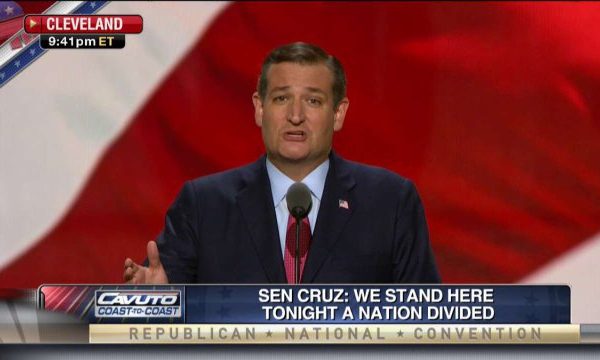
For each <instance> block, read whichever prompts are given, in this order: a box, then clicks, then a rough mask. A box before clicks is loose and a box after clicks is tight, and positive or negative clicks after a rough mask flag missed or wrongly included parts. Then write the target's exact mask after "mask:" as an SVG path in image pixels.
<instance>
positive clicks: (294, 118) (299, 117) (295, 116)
mask: <svg viewBox="0 0 600 360" xmlns="http://www.w3.org/2000/svg"><path fill="white" fill-rule="evenodd" d="M288 121H289V122H291V123H292V124H294V125H299V124H302V122H304V107H303V106H302V101H300V100H299V99H295V100H294V101H291V102H290V105H289V107H288Z"/></svg>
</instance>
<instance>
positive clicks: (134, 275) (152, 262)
mask: <svg viewBox="0 0 600 360" xmlns="http://www.w3.org/2000/svg"><path fill="white" fill-rule="evenodd" d="M146 251H147V252H148V267H146V266H142V265H138V264H136V263H135V262H133V260H131V259H130V258H127V259H125V271H124V272H123V280H125V282H126V283H128V284H168V283H169V279H168V278H167V273H166V272H165V269H164V268H163V266H162V264H161V263H160V257H159V254H158V247H157V246H156V242H154V241H148V245H147V246H146Z"/></svg>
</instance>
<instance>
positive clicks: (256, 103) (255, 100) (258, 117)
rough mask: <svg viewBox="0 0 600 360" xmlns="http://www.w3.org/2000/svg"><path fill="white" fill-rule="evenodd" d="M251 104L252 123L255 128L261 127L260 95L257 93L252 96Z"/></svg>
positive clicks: (261, 109)
mask: <svg viewBox="0 0 600 360" xmlns="http://www.w3.org/2000/svg"><path fill="white" fill-rule="evenodd" d="M252 102H253V103H254V121H255V122H256V126H258V127H262V119H263V105H262V100H261V98H260V95H258V93H257V92H254V94H252Z"/></svg>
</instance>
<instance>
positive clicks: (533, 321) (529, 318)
mask: <svg viewBox="0 0 600 360" xmlns="http://www.w3.org/2000/svg"><path fill="white" fill-rule="evenodd" d="M526 318H527V323H529V324H537V323H538V322H539V321H540V320H539V319H538V317H537V316H535V314H534V313H531V314H527V316H526Z"/></svg>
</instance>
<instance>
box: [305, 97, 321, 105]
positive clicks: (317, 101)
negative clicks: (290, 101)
mask: <svg viewBox="0 0 600 360" xmlns="http://www.w3.org/2000/svg"><path fill="white" fill-rule="evenodd" d="M308 103H309V104H311V105H321V103H322V101H321V99H317V98H309V99H308Z"/></svg>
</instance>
